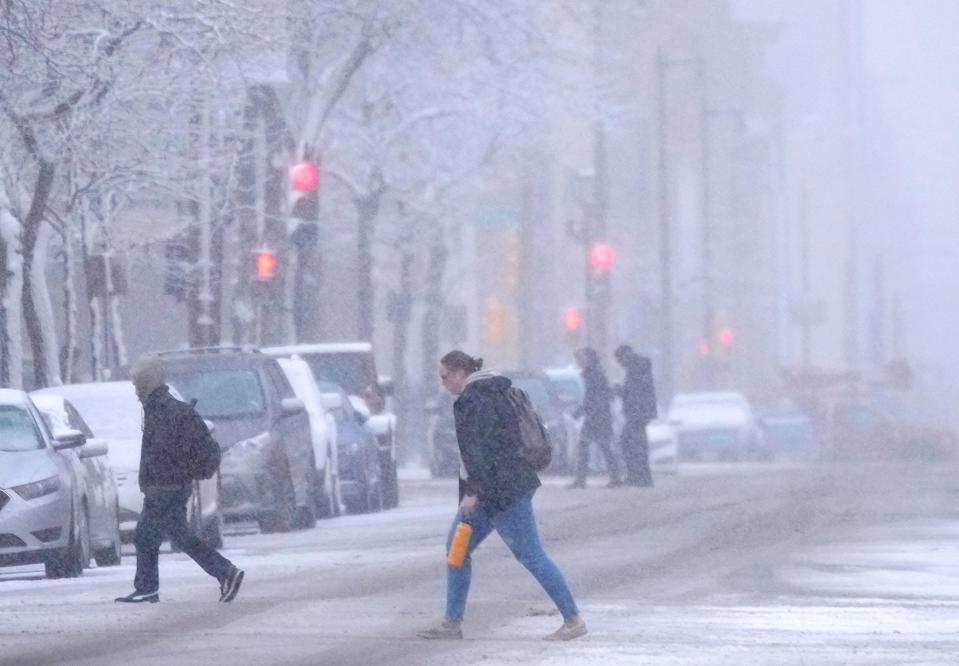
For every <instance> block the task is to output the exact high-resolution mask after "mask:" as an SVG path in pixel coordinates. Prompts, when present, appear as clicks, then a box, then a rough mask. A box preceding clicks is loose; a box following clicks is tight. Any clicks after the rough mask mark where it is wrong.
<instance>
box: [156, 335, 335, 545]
mask: <svg viewBox="0 0 959 666" xmlns="http://www.w3.org/2000/svg"><path fill="white" fill-rule="evenodd" d="M159 356H160V359H161V360H162V362H163V366H164V368H165V369H166V373H167V378H168V381H169V383H170V384H171V385H172V386H174V387H175V388H176V389H177V390H178V391H179V392H180V393H181V394H182V395H183V397H184V398H186V399H187V400H194V399H195V400H196V401H197V403H196V409H197V411H198V412H199V413H200V415H201V416H202V417H203V418H204V419H207V420H209V421H212V422H213V423H214V424H215V426H216V434H215V437H216V439H217V441H218V442H219V443H220V446H221V447H222V448H223V449H224V452H223V461H222V463H221V464H220V474H221V485H220V499H221V501H222V504H223V515H224V516H225V517H226V518H227V520H243V519H252V520H255V521H256V522H257V523H258V524H259V526H260V530H261V531H263V532H286V531H289V530H292V529H298V528H307V527H312V526H313V525H315V523H316V513H317V509H316V506H315V502H314V499H315V498H316V496H317V495H318V494H319V493H317V488H316V486H317V484H318V481H319V480H318V479H317V477H316V463H315V461H314V459H313V439H312V435H311V433H310V421H309V415H308V414H307V412H306V406H305V405H304V404H303V401H302V400H301V399H300V398H298V397H296V394H295V393H294V391H293V387H292V386H290V382H289V380H287V378H286V375H285V374H284V373H283V371H282V370H281V369H280V366H279V364H278V363H277V362H276V359H275V358H272V357H270V356H267V355H266V354H262V353H260V352H259V350H257V349H255V348H245V347H243V348H241V347H211V348H201V349H186V350H179V351H170V352H160V354H159Z"/></svg>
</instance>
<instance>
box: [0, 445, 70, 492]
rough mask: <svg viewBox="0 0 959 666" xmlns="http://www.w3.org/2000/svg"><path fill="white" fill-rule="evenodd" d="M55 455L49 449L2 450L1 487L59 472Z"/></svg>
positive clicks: (0, 463) (44, 477)
mask: <svg viewBox="0 0 959 666" xmlns="http://www.w3.org/2000/svg"><path fill="white" fill-rule="evenodd" d="M54 455H57V454H55V453H51V451H50V450H49V449H37V450H35V451H16V452H8V451H0V488H7V489H10V488H13V487H14V486H22V485H23V484H25V483H32V482H33V481H40V480H42V479H48V478H50V477H51V476H54V475H57V474H59V473H60V470H59V468H58V467H57V464H56V463H55V462H54V461H53V456H54Z"/></svg>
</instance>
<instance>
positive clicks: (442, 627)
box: [416, 618, 463, 641]
mask: <svg viewBox="0 0 959 666" xmlns="http://www.w3.org/2000/svg"><path fill="white" fill-rule="evenodd" d="M416 635H417V636H419V637H420V638H425V639H426V640H431V641H432V640H444V639H446V640H458V639H461V638H463V623H462V622H457V621H456V620H450V619H447V618H443V621H442V622H440V623H439V624H437V625H436V626H433V627H429V628H428V629H424V630H422V631H418V632H417V633H416Z"/></svg>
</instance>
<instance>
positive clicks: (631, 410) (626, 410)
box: [620, 353, 657, 424]
mask: <svg viewBox="0 0 959 666" xmlns="http://www.w3.org/2000/svg"><path fill="white" fill-rule="evenodd" d="M623 367H624V368H625V369H626V379H625V380H624V381H623V386H622V389H620V394H621V395H622V398H623V418H625V419H626V422H627V423H643V424H646V423H649V422H650V421H652V420H653V419H655V418H656V413H657V408H656V388H655V386H654V384H653V370H652V364H651V363H650V362H649V359H648V358H646V357H645V356H640V355H639V354H636V353H630V354H628V355H627V356H626V357H625V358H624V359H623Z"/></svg>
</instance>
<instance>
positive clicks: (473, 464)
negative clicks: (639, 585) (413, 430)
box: [418, 351, 586, 641]
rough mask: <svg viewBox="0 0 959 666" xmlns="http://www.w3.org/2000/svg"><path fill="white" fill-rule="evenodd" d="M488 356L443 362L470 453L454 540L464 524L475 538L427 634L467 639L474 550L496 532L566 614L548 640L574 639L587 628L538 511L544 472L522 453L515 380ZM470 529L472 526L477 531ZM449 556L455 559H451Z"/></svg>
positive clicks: (449, 579) (454, 354) (454, 355)
mask: <svg viewBox="0 0 959 666" xmlns="http://www.w3.org/2000/svg"><path fill="white" fill-rule="evenodd" d="M482 367H483V361H482V359H476V358H473V357H472V356H470V355H468V354H466V353H464V352H461V351H451V352H450V353H448V354H446V356H444V357H443V358H442V360H441V361H440V379H441V380H442V382H443V386H444V387H446V389H447V390H448V391H449V392H450V393H452V394H453V395H455V396H458V397H457V399H456V402H455V403H453V413H454V418H455V421H456V440H457V443H458V445H459V450H460V457H461V459H462V463H463V464H462V470H461V472H460V506H459V511H457V513H456V517H455V519H454V520H453V526H452V528H451V529H450V533H449V537H448V538H447V541H446V550H447V552H449V551H450V548H451V546H452V544H453V542H454V537H455V535H456V534H457V532H458V531H460V530H458V529H457V528H458V526H459V525H460V523H466V524H467V525H468V526H469V528H467V529H465V530H462V534H463V535H464V536H465V537H466V538H468V541H467V542H466V549H465V557H464V558H463V559H462V561H461V564H460V565H459V566H455V565H454V564H449V563H448V564H447V567H446V615H445V617H444V618H443V619H442V620H441V621H440V622H438V623H437V624H436V625H435V626H432V627H429V628H427V629H425V630H423V631H421V632H419V634H418V635H419V636H420V637H421V638H427V639H460V638H463V629H462V623H463V615H464V613H465V612H466V597H467V595H468V594H469V589H470V580H471V578H472V566H473V565H472V553H473V551H474V550H475V549H476V548H477V547H478V546H479V545H480V544H481V543H482V542H483V540H484V539H485V538H486V537H487V536H489V534H490V533H491V532H492V531H493V530H496V531H497V532H498V533H499V535H500V537H502V539H503V541H504V542H505V543H506V545H507V547H509V549H510V550H511V551H512V553H513V555H514V556H515V557H516V559H517V560H519V562H520V563H521V564H522V565H523V566H524V567H526V569H527V570H528V571H529V572H530V573H531V574H533V577H534V578H536V581H537V582H538V583H539V584H540V585H542V587H543V589H544V590H545V591H546V593H547V594H548V595H549V597H550V599H552V600H553V603H555V604H556V607H557V608H558V609H559V611H560V613H561V614H562V616H563V624H562V626H560V628H559V629H557V630H556V631H555V632H553V633H551V634H549V635H548V636H546V640H554V641H568V640H572V639H574V638H579V637H580V636H583V635H585V634H586V624H585V623H584V622H583V620H582V618H580V616H579V609H578V608H577V607H576V602H575V601H574V600H573V595H572V593H571V592H570V590H569V586H568V585H567V584H566V580H565V579H564V578H563V574H562V572H560V570H559V568H558V567H557V566H556V563H555V562H553V560H552V559H550V557H549V555H547V554H546V552H545V551H544V550H543V544H542V543H541V542H540V539H539V530H538V528H537V526H536V517H535V516H534V515H533V494H534V493H535V492H536V489H537V488H538V487H539V486H540V481H539V477H538V476H537V475H536V472H535V471H534V470H533V468H532V467H531V466H530V465H529V464H528V463H527V462H526V460H525V459H524V458H523V457H522V455H521V454H520V449H521V446H522V438H521V435H520V426H519V420H518V418H517V413H516V411H515V410H514V408H513V404H512V402H511V401H510V398H509V391H510V390H511V386H512V382H511V381H510V380H509V379H508V378H506V377H503V376H501V375H499V374H497V373H495V372H493V371H490V370H486V371H484V370H482ZM470 529H471V530H472V531H470ZM448 562H449V561H448Z"/></svg>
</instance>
